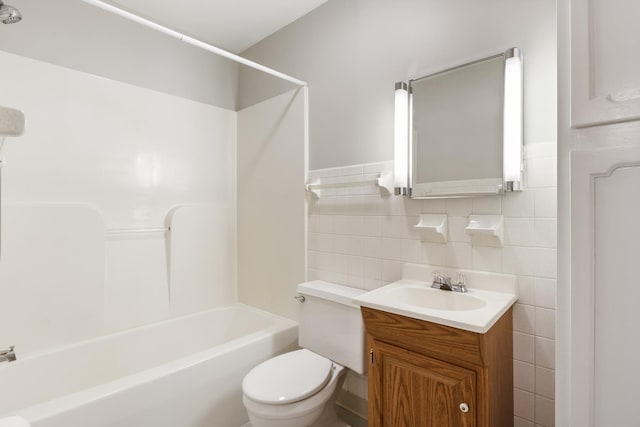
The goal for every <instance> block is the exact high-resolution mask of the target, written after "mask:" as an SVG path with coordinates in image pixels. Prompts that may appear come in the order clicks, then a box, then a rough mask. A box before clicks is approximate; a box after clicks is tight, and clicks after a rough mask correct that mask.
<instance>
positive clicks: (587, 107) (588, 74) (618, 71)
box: [571, 0, 640, 127]
mask: <svg viewBox="0 0 640 427" xmlns="http://www.w3.org/2000/svg"><path fill="white" fill-rule="evenodd" d="M639 16H640V2H639V1H635V0H571V124H572V126H573V127H581V126H588V125H594V124H602V123H611V122H620V121H628V120H637V119H640V56H638V55H637V52H638V47H639V45H638V40H640V26H639V25H638V17H639Z"/></svg>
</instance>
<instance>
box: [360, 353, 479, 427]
mask: <svg viewBox="0 0 640 427" xmlns="http://www.w3.org/2000/svg"><path fill="white" fill-rule="evenodd" d="M372 348H373V351H374V364H373V365H374V366H373V367H372V368H371V369H370V380H371V381H374V382H375V383H376V384H375V385H374V389H375V391H374V394H377V396H376V397H377V402H378V404H379V412H380V415H379V417H378V419H377V421H378V422H379V424H378V425H379V426H380V427H417V426H420V427H473V426H475V425H476V399H475V393H476V378H475V375H476V374H475V372H473V371H470V370H468V369H464V368H461V367H458V366H455V365H451V364H448V363H445V362H441V361H439V360H436V359H431V358H428V357H426V356H422V355H419V354H417V353H413V352H410V351H407V350H404V349H401V348H399V347H395V346H391V345H388V344H385V343H382V342H379V341H377V340H373V346H372ZM372 371H375V372H374V373H373V375H372ZM461 404H466V405H467V406H468V408H469V410H468V412H463V411H462V410H461V408H460V405H461ZM370 421H371V420H370ZM374 425H375V424H374Z"/></svg>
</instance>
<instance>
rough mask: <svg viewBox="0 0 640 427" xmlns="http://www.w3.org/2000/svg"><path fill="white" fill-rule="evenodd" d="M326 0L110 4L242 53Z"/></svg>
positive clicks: (120, 0)
mask: <svg viewBox="0 0 640 427" xmlns="http://www.w3.org/2000/svg"><path fill="white" fill-rule="evenodd" d="M326 1H327V0H154V1H149V0H114V1H111V2H110V3H112V4H114V5H116V6H121V7H122V8H124V9H126V10H128V11H130V12H133V13H135V14H137V15H140V16H143V17H145V18H147V19H150V20H152V21H155V22H157V23H158V24H161V25H164V26H166V27H168V28H171V29H173V30H176V31H178V32H181V33H184V34H186V35H189V36H191V37H195V38H198V39H200V40H202V41H205V42H207V43H210V44H212V45H214V46H217V47H221V48H223V49H226V50H229V51H231V52H234V53H240V52H242V51H244V50H245V49H247V48H249V47H250V46H253V45H254V44H256V43H257V42H259V41H260V40H262V39H264V38H265V37H267V36H268V35H270V34H273V33H275V32H276V31H278V30H279V29H280V28H282V27H284V26H286V25H287V24H289V23H291V22H293V21H295V20H296V19H298V18H300V17H301V16H303V15H305V14H307V13H309V12H310V11H312V10H313V9H315V8H316V7H318V6H320V5H321V4H323V3H324V2H326Z"/></svg>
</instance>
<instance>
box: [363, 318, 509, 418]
mask: <svg viewBox="0 0 640 427" xmlns="http://www.w3.org/2000/svg"><path fill="white" fill-rule="evenodd" d="M361 310H362V317H363V319H364V323H365V328H366V330H367V342H368V345H369V347H368V348H369V352H370V360H369V362H370V365H369V426H370V427H383V426H384V427H391V426H394V427H395V426H421V427H443V426H448V427H458V426H460V427H463V426H464V427H476V426H477V427H490V426H494V427H495V426H501V427H507V426H512V425H513V350H512V347H513V342H512V341H513V339H512V309H511V308H510V309H509V310H508V311H507V312H506V313H505V314H504V315H502V317H500V319H499V320H498V321H497V322H496V323H495V324H494V325H493V326H492V327H491V329H489V331H488V332H487V333H485V334H480V333H477V332H470V331H465V330H462V329H457V328H452V327H450V326H443V325H438V324H437V323H432V322H427V321H424V320H418V319H412V318H410V317H405V316H401V315H397V314H393V313H388V312H385V311H381V310H375V309H371V308H367V307H362V308H361Z"/></svg>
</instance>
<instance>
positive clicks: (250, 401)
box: [242, 349, 346, 427]
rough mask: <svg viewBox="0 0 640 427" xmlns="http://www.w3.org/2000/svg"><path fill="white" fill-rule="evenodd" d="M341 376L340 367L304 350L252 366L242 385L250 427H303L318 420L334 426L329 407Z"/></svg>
mask: <svg viewBox="0 0 640 427" xmlns="http://www.w3.org/2000/svg"><path fill="white" fill-rule="evenodd" d="M345 373H346V369H345V368H344V367H343V366H341V365H338V364H337V363H333V362H331V361H330V360H328V359H326V358H323V357H322V356H319V355H317V354H315V353H313V352H310V351H309V350H305V349H302V350H297V351H293V352H290V353H286V354H283V355H281V356H278V357H276V358H273V359H269V360H268V361H266V362H264V363H262V364H260V365H258V366H256V367H255V368H253V370H252V371H251V372H249V374H247V376H246V377H245V380H244V381H243V383H242V391H243V397H242V401H243V403H244V406H245V408H246V409H247V413H248V415H249V420H250V422H251V427H307V426H313V425H314V422H316V421H317V420H319V419H322V420H323V423H322V427H329V426H330V425H331V424H330V422H331V423H333V420H334V419H335V421H336V422H337V417H336V416H335V412H334V409H333V406H334V404H335V400H336V398H337V395H338V392H339V391H340V389H341V388H342V383H343V382H344V378H345ZM329 420H331V421H329ZM343 425H344V424H343Z"/></svg>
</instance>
